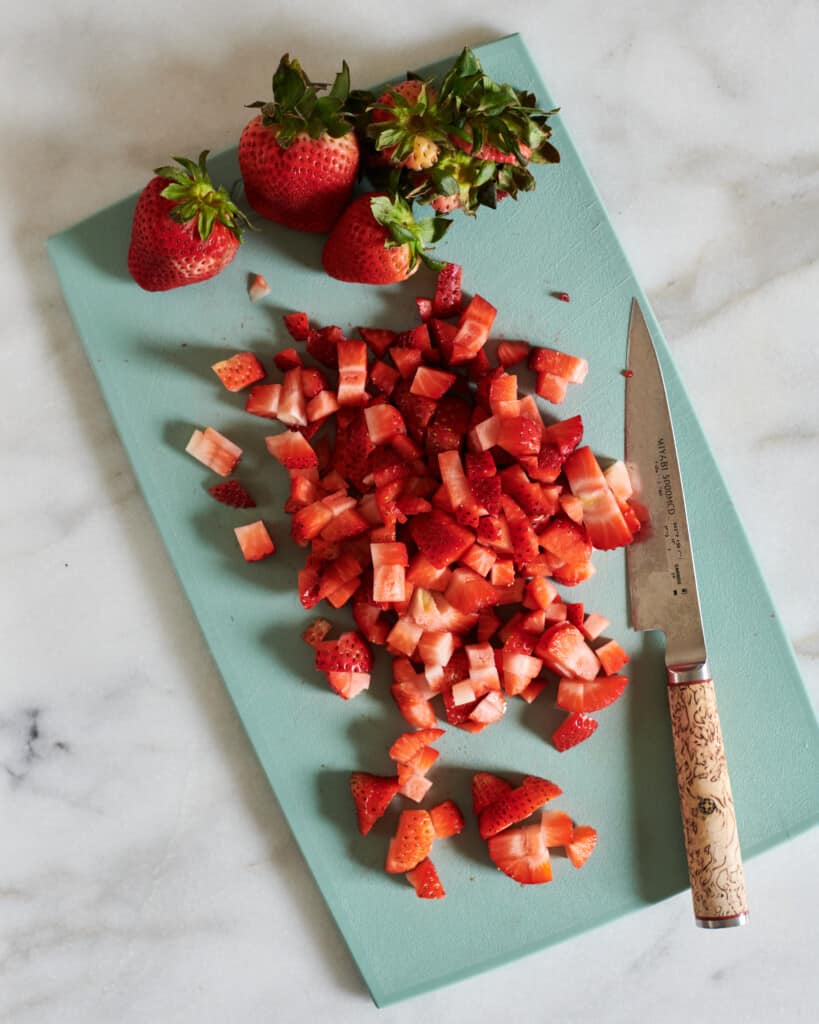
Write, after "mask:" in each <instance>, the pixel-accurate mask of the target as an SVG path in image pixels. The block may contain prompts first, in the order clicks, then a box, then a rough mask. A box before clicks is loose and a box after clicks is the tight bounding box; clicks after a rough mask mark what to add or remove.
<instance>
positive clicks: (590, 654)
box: [535, 622, 600, 679]
mask: <svg viewBox="0 0 819 1024" xmlns="http://www.w3.org/2000/svg"><path fill="white" fill-rule="evenodd" d="M535 657H537V658H541V659H542V660H543V662H544V664H545V665H546V667H547V668H549V669H551V671H552V672H554V673H555V674H556V675H558V676H567V677H569V678H572V679H594V677H595V676H596V675H597V673H598V672H599V671H600V662H599V661H598V660H597V656H596V655H595V653H594V651H593V650H592V649H591V647H589V646H588V644H587V643H586V641H585V639H584V638H583V634H582V633H581V632H580V630H579V629H578V628H577V626H573V625H572V624H571V623H570V622H557V623H555V625H554V626H551V627H550V628H549V629H547V630H546V632H545V633H544V634H543V636H541V638H540V640H539V641H538V644H537V647H536V648H535Z"/></svg>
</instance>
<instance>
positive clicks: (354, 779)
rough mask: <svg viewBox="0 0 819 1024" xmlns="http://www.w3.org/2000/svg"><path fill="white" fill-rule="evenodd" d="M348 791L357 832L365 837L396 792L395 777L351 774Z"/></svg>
mask: <svg viewBox="0 0 819 1024" xmlns="http://www.w3.org/2000/svg"><path fill="white" fill-rule="evenodd" d="M350 791H351V793H352V796H353V801H354V802H355V813H356V817H357V819H358V831H359V832H360V833H361V835H362V836H366V835H367V833H368V832H369V831H370V830H371V829H372V827H373V825H374V824H375V823H376V822H377V821H378V819H379V818H380V817H382V816H383V815H384V814H385V813H386V810H387V808H388V807H389V805H390V802H391V801H392V798H393V797H394V796H395V794H396V793H397V792H398V779H397V778H396V777H395V776H388V777H385V776H383V775H371V774H370V773H369V772H353V773H352V774H351V775H350Z"/></svg>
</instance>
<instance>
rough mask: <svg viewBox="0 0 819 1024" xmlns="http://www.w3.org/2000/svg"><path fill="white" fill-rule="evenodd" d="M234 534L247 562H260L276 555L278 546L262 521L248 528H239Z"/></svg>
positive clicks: (235, 529)
mask: <svg viewBox="0 0 819 1024" xmlns="http://www.w3.org/2000/svg"><path fill="white" fill-rule="evenodd" d="M233 532H234V533H235V534H236V540H237V541H238V542H239V547H240V548H241V549H242V554H243V555H244V558H245V561H246V562H259V561H261V560H262V559H263V558H268V557H269V556H270V555H274V554H275V553H276V545H275V544H274V543H273V541H272V540H271V537H270V534H269V533H268V532H267V527H266V526H265V525H264V523H263V522H262V520H261V519H258V520H257V521H256V522H255V523H248V524H247V525H246V526H237V527H235V528H234V531H233Z"/></svg>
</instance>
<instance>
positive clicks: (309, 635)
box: [301, 619, 333, 647]
mask: <svg viewBox="0 0 819 1024" xmlns="http://www.w3.org/2000/svg"><path fill="white" fill-rule="evenodd" d="M332 628H333V627H332V624H331V623H330V622H329V621H328V620H327V619H314V620H313V621H312V622H311V623H310V625H309V626H308V627H307V628H306V629H305V631H304V632H303V633H302V635H301V638H302V640H304V642H305V643H308V644H309V645H310V646H311V647H318V645H319V644H320V643H322V642H323V641H324V640H326V639H327V634H328V633H329V632H330V630H331V629H332Z"/></svg>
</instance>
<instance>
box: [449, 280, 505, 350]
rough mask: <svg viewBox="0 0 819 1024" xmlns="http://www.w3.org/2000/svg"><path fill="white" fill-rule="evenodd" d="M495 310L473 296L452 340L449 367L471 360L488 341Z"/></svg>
mask: <svg viewBox="0 0 819 1024" xmlns="http://www.w3.org/2000/svg"><path fill="white" fill-rule="evenodd" d="M496 315H497V310H496V309H495V307H494V306H493V305H491V303H489V302H487V301H486V299H484V298H482V297H481V296H480V295H474V296H473V297H472V299H471V300H470V302H469V304H468V305H467V307H466V309H465V310H464V311H463V313H462V314H461V318H460V320H459V321H458V332H457V334H456V335H455V337H454V338H453V340H452V355H451V357H450V359H449V363H450V365H451V366H454V365H455V364H457V363H465V362H468V361H469V360H470V359H473V358H474V357H475V356H476V355H477V354H478V352H479V351H480V350H481V349H482V348H483V346H484V345H485V344H486V342H487V341H488V339H489V332H490V330H491V329H492V324H493V323H494V322H495V316H496Z"/></svg>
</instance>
